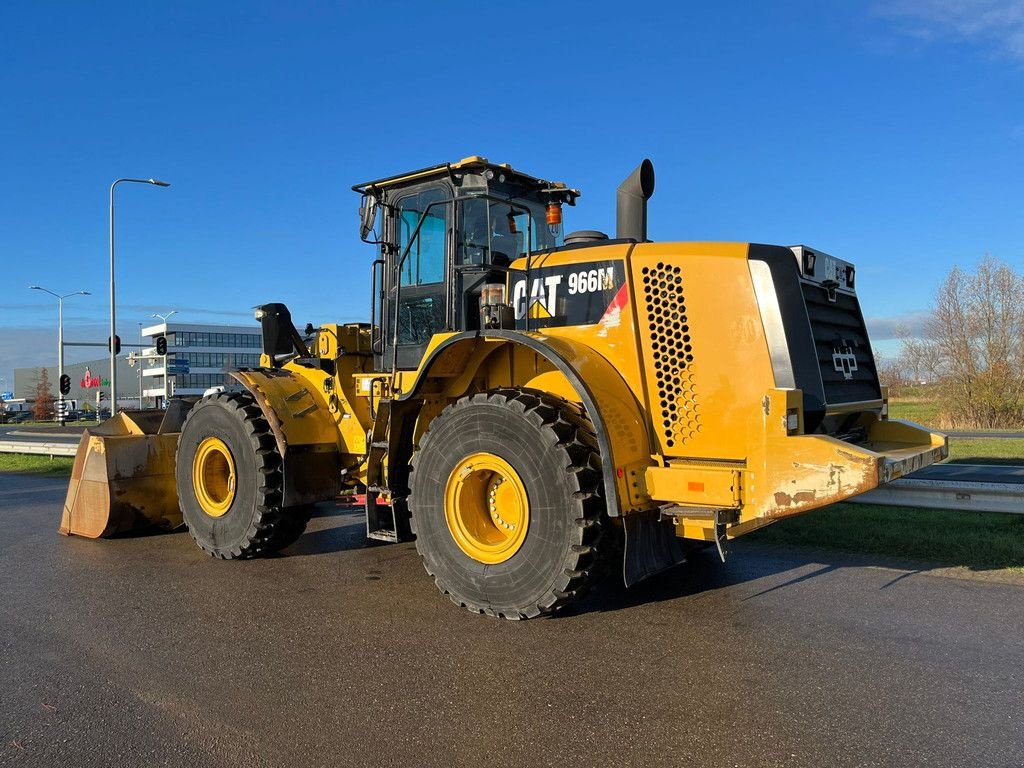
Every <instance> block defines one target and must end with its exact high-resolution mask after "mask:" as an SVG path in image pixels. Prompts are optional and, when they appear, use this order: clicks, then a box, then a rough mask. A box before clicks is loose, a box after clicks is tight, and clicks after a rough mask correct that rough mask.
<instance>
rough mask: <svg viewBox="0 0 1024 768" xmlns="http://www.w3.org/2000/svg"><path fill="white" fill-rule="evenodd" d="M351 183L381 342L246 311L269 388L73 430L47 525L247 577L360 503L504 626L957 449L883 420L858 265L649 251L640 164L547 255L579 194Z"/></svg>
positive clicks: (434, 182) (519, 176) (235, 376)
mask: <svg viewBox="0 0 1024 768" xmlns="http://www.w3.org/2000/svg"><path fill="white" fill-rule="evenodd" d="M353 189H354V191H355V192H357V193H358V194H359V195H361V200H362V202H361V206H360V236H361V238H362V239H363V240H364V241H366V242H368V243H371V244H373V245H374V246H376V258H374V259H373V260H372V261H371V260H369V259H368V261H371V263H370V264H369V268H370V273H371V274H370V281H369V282H370V284H371V287H370V290H371V312H370V315H371V316H370V321H369V322H368V323H349V324H343V325H338V324H325V325H320V326H319V327H313V326H312V325H307V326H306V327H305V329H304V330H303V331H301V332H300V331H299V330H298V329H297V328H296V326H295V325H294V324H293V322H292V318H291V316H290V313H289V311H288V309H287V307H286V306H285V305H283V304H280V303H269V304H264V305H262V306H260V307H258V308H257V310H256V318H257V319H258V320H259V321H260V323H261V326H262V333H263V352H262V355H261V358H260V360H261V364H260V366H259V367H258V368H252V369H247V368H241V369H238V370H235V371H232V372H231V373H230V376H231V381H232V382H233V383H232V385H231V386H229V387H226V388H223V389H221V390H218V391H213V392H209V393H207V395H205V396H204V397H203V398H201V399H199V400H198V402H187V401H185V400H174V401H172V402H171V404H170V406H169V407H168V409H167V410H166V411H146V412H125V413H122V414H119V415H118V416H116V417H115V418H113V419H110V420H109V421H107V422H106V423H105V424H103V425H102V426H100V427H99V428H97V429H94V430H90V431H89V432H87V433H86V434H85V435H84V436H83V438H82V442H81V445H80V447H79V450H78V455H77V457H76V461H75V466H74V470H73V475H72V479H71V482H70V486H69V490H68V496H67V501H66V503H65V506H64V513H63V518H62V523H61V531H62V532H64V533H73V534H81V535H85V536H93V537H99V536H109V535H113V534H118V533H125V532H129V531H132V530H137V529H139V528H140V527H143V526H154V525H156V526H164V527H168V528H174V527H177V526H181V525H184V526H187V528H188V530H189V532H190V534H191V536H192V537H193V539H194V540H195V543H196V544H197V545H198V546H199V547H200V548H201V549H202V550H204V551H205V552H207V553H209V554H210V555H212V556H214V557H218V558H224V559H238V558H250V557H256V556H260V555H266V554H269V553H272V552H276V551H278V550H280V549H282V548H285V547H287V546H288V545H289V544H291V543H292V542H294V541H295V540H296V539H297V538H298V537H299V536H300V535H301V534H302V532H303V529H304V528H305V526H306V523H307V521H308V519H309V516H310V510H311V508H312V506H313V505H314V504H316V503H317V502H322V501H325V500H331V499H335V498H337V497H338V496H339V494H342V493H345V492H350V493H353V494H358V496H353V498H358V499H360V502H361V503H362V504H363V506H364V508H365V519H366V534H367V536H368V537H369V538H371V539H378V540H382V541H391V542H396V541H407V540H412V539H415V542H416V547H417V550H418V552H419V554H420V556H421V558H422V561H423V564H424V566H425V568H426V570H427V572H428V573H429V574H430V575H431V576H433V578H434V580H435V582H436V584H437V586H438V588H439V589H440V590H441V591H442V592H443V593H445V594H447V595H449V597H450V598H451V599H452V600H453V601H454V602H455V603H457V604H459V605H462V606H464V607H466V608H468V609H470V610H472V611H474V612H478V613H481V614H488V615H492V616H499V617H504V618H508V619H520V618H528V617H533V616H537V615H540V614H547V613H551V612H553V611H556V610H558V609H559V608H562V607H563V606H565V605H567V604H569V603H570V602H572V601H573V600H574V599H576V598H578V597H580V596H581V595H582V594H584V593H585V592H586V591H587V589H588V587H590V586H591V584H592V583H594V581H595V580H596V579H597V578H598V577H599V576H600V575H601V574H602V572H606V571H608V570H616V571H620V572H621V574H622V578H623V579H624V580H625V582H626V584H627V585H632V584H635V583H637V582H639V581H640V580H642V579H644V578H645V577H647V576H649V575H651V574H653V573H656V572H659V571H661V570H663V569H666V568H669V567H671V566H673V565H675V564H677V563H680V562H682V561H683V560H684V559H685V557H686V556H687V553H688V552H689V551H690V550H692V549H694V548H696V547H707V546H711V547H715V548H717V549H718V551H719V553H720V554H721V555H722V556H723V558H724V556H725V552H726V549H727V547H728V542H729V540H731V539H733V538H734V537H736V536H740V535H743V534H745V533H749V532H750V531H754V530H756V529H758V528H760V527H762V526H765V525H768V524H770V523H772V522H774V521H777V520H780V519H782V518H785V517H789V516H791V515H798V514H802V513H805V512H809V511H810V510H813V509H817V508H820V507H825V506H827V505H829V504H833V503H835V502H837V501H841V500H843V499H847V498H850V497H851V496H855V495H857V494H860V493H863V492H865V491H869V490H871V489H872V488H875V487H876V486H878V485H880V484H882V483H886V482H889V481H890V480H893V479H895V478H898V477H900V476H901V475H904V474H906V473H908V472H912V471H914V470H917V469H919V468H921V467H924V466H926V465H928V464H931V463H933V462H935V461H937V460H940V459H942V458H945V457H946V455H947V445H946V439H945V437H944V436H943V435H941V434H937V433H932V432H929V431H928V430H927V429H925V428H923V427H920V426H917V425H915V424H911V423H908V422H903V421H894V420H890V419H889V418H888V402H887V393H886V389H885V388H884V387H882V386H880V385H879V380H878V373H877V369H876V365H875V361H874V359H873V356H872V350H871V345H870V342H869V339H868V335H867V331H866V328H865V324H864V319H863V317H862V314H861V310H860V305H859V303H858V299H857V292H856V275H857V272H856V268H855V267H854V265H853V264H851V263H850V262H848V261H844V260H842V259H839V258H836V257H834V256H831V255H829V254H828V253H825V252H824V251H820V250H818V249H817V248H811V247H807V246H802V245H800V246H792V247H785V246H776V245H762V244H755V243H729V242H664V243H662V242H651V241H650V240H649V239H648V237H647V201H648V199H649V198H650V197H651V195H652V194H653V191H654V169H653V166H652V165H651V163H650V162H649V161H647V160H645V161H644V162H643V163H641V164H640V166H639V167H638V168H637V169H636V170H635V171H633V173H631V174H630V175H629V176H628V178H627V179H626V180H625V181H624V182H623V183H622V184H621V186H620V187H619V189H618V193H617V211H616V231H615V235H614V237H609V236H608V235H607V234H604V233H602V232H599V231H595V230H580V231H575V232H571V233H569V234H567V235H563V231H562V217H563V209H564V208H565V207H566V206H574V205H575V204H576V201H577V199H578V198H579V197H580V191H579V190H576V189H573V188H571V187H569V186H567V185H565V184H563V183H559V182H549V181H546V180H544V179H540V178H537V177H534V176H530V175H528V174H526V173H522V172H520V171H518V170H516V169H514V168H512V167H511V166H510V165H505V164H496V163H491V162H489V161H488V160H486V159H484V158H482V157H476V156H474V157H468V158H466V159H464V160H461V161H459V162H454V163H445V164H442V165H436V166H433V167H429V168H423V169H421V170H417V171H413V172H411V173H405V174H401V175H398V176H391V177H388V178H383V179H377V180H375V181H370V182H366V183H364V184H358V185H356V186H355V187H353Z"/></svg>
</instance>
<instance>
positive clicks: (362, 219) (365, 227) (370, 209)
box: [359, 195, 377, 242]
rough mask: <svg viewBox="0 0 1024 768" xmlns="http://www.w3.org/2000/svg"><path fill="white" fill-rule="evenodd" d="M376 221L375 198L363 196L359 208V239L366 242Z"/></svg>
mask: <svg viewBox="0 0 1024 768" xmlns="http://www.w3.org/2000/svg"><path fill="white" fill-rule="evenodd" d="M376 220H377V198H376V197H374V196H373V195H363V202H362V205H360V206H359V239H360V240H362V241H364V242H368V241H367V238H368V237H369V236H370V233H371V232H373V224H374V222H375V221H376Z"/></svg>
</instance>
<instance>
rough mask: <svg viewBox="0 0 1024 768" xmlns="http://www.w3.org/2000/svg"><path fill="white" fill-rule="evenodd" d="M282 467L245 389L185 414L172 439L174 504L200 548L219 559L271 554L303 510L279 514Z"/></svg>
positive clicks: (289, 539)
mask: <svg viewBox="0 0 1024 768" xmlns="http://www.w3.org/2000/svg"><path fill="white" fill-rule="evenodd" d="M282 466H283V463H282V461H281V455H280V454H279V453H278V451H277V443H276V441H275V440H274V436H273V435H272V434H271V432H270V427H269V425H268V424H267V422H266V419H264V418H263V412H262V411H261V410H260V408H259V406H257V405H256V403H255V401H254V400H253V398H252V396H251V395H250V394H249V393H247V392H218V393H216V394H213V395H210V396H209V397H205V398H203V399H202V400H201V401H200V402H199V403H198V404H196V406H195V407H194V408H193V409H192V410H191V411H190V412H189V414H188V418H186V419H185V424H184V425H183V426H182V430H181V437H179V438H178V457H177V463H176V467H175V474H176V480H177V487H178V500H179V503H180V505H181V511H182V515H183V517H184V519H185V524H186V525H187V526H188V530H189V533H190V534H191V535H192V538H193V539H194V540H195V542H196V544H197V545H199V547H200V549H202V550H203V551H204V552H206V553H208V554H210V555H212V556H213V557H219V558H222V559H224V560H235V559H244V558H250V557H257V556H260V555H267V554H270V553H273V552H276V551H278V550H280V549H283V548H284V547H286V546H288V545H289V544H292V543H294V542H295V540H296V539H298V538H299V536H301V535H302V532H303V531H304V530H305V528H306V523H307V522H308V521H309V516H310V511H311V507H308V506H306V507H296V508H293V509H282V508H281V506H280V505H281V499H282V487H283V474H282Z"/></svg>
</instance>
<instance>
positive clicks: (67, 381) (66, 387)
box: [60, 373, 71, 395]
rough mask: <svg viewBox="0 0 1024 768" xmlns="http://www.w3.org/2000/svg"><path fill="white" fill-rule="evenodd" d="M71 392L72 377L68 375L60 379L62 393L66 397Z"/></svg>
mask: <svg viewBox="0 0 1024 768" xmlns="http://www.w3.org/2000/svg"><path fill="white" fill-rule="evenodd" d="M70 391H71V377H70V376H68V375H67V374H66V373H65V374H63V375H62V376H61V377H60V393H61V394H62V395H66V394H67V393H68V392H70Z"/></svg>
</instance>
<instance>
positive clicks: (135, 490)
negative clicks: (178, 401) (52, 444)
mask: <svg viewBox="0 0 1024 768" xmlns="http://www.w3.org/2000/svg"><path fill="white" fill-rule="evenodd" d="M163 418H164V412H163V411H125V412H122V413H119V414H118V415H117V416H114V417H113V418H111V419H108V420H107V421H105V422H103V423H102V424H100V425H98V426H97V427H95V428H93V429H87V430H86V431H85V432H84V433H83V434H82V441H81V442H80V443H79V444H78V453H77V454H75V466H74V468H73V469H72V470H71V483H70V484H69V485H68V497H67V499H66V500H65V501H64V514H63V515H62V516H61V520H60V532H61V533H63V534H75V535H77V536H86V537H88V538H91V539H97V538H100V537H104V536H113V535H115V534H119V533H128V532H132V531H140V530H143V529H147V528H154V527H156V528H165V529H171V528H177V527H178V526H180V525H181V523H182V517H181V510H180V509H179V508H178V492H177V488H176V486H175V480H174V456H175V451H176V450H177V444H178V434H177V433H176V432H173V433H167V434H161V433H160V425H161V422H162V421H163Z"/></svg>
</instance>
